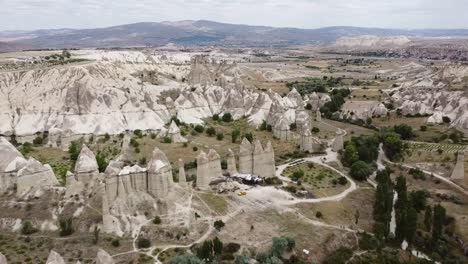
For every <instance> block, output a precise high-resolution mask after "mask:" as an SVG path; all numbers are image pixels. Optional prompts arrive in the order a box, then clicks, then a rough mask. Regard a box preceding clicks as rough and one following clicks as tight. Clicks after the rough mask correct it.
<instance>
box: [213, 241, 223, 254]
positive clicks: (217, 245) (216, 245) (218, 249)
mask: <svg viewBox="0 0 468 264" xmlns="http://www.w3.org/2000/svg"><path fill="white" fill-rule="evenodd" d="M213 252H214V253H215V255H221V253H222V252H223V242H221V240H219V238H218V237H215V238H214V239H213Z"/></svg>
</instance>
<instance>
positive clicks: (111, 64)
mask: <svg viewBox="0 0 468 264" xmlns="http://www.w3.org/2000/svg"><path fill="white" fill-rule="evenodd" d="M77 53H78V54H79V57H80V58H86V59H93V60H96V61H94V62H90V63H87V64H84V65H71V66H69V67H57V68H48V69H34V70H28V71H25V72H23V73H19V72H5V73H0V83H2V87H4V89H3V90H2V91H1V92H0V94H3V95H4V96H0V134H4V135H10V134H12V133H13V132H14V133H15V134H16V135H17V136H19V137H26V136H32V135H34V134H35V133H36V132H42V131H49V134H50V142H49V143H50V144H51V145H53V146H55V145H61V147H64V148H65V147H66V145H67V143H69V142H70V141H71V140H72V139H73V138H74V137H76V136H78V135H89V134H96V135H103V134H105V133H109V134H113V135H115V134H119V133H125V132H126V131H133V130H136V129H140V130H143V131H146V130H151V131H159V130H161V129H162V128H163V127H164V125H165V124H167V122H169V121H170V120H171V117H172V116H174V115H176V116H177V117H178V118H179V119H180V120H181V121H183V122H186V123H191V124H201V123H203V120H202V119H203V118H206V117H211V116H213V114H220V113H228V112H229V113H231V114H232V115H233V117H234V119H238V118H241V117H242V116H246V117H247V118H248V120H249V122H251V123H252V124H254V125H260V124H261V123H262V122H263V121H264V120H266V121H267V123H268V124H270V125H273V124H275V123H276V121H277V119H279V118H280V117H281V116H284V115H285V113H287V114H286V116H287V118H288V122H289V123H290V124H291V123H293V122H294V121H295V109H296V108H297V107H299V106H300V105H302V106H303V100H302V98H301V96H300V94H299V93H298V92H297V91H295V90H292V91H291V92H290V93H289V94H288V96H285V97H281V96H280V95H278V94H277V93H273V92H271V91H269V92H259V91H254V90H251V89H248V88H245V87H244V85H243V84H242V83H241V79H242V78H241V77H242V76H243V73H242V70H241V69H240V67H239V66H238V65H237V64H236V63H235V62H229V63H228V62H225V61H224V59H220V58H221V57H218V58H217V59H215V60H213V59H211V58H207V57H203V56H196V54H183V55H181V54H179V55H177V56H175V55H174V54H172V55H168V54H163V55H161V54H158V55H146V54H144V53H142V52H136V51H122V52H109V51H85V50H83V51H77ZM210 56H211V55H210ZM166 57H168V58H174V61H172V59H170V60H166V59H163V58H166ZM175 57H177V59H176V58H175ZM179 57H180V58H179ZM182 57H183V59H182ZM224 57H226V58H227V57H228V56H224ZM189 58H190V59H189ZM180 61H184V63H185V64H186V63H187V61H191V65H190V66H186V65H182V66H181V65H180ZM171 63H175V64H171ZM150 72H154V73H155V75H156V77H157V81H156V82H153V80H148V79H147V77H148V74H147V73H150ZM167 76H175V79H173V78H168V77H167ZM183 78H186V79H187V82H186V83H184V82H182V81H181V80H182V79H183ZM187 83H188V84H187ZM192 87H193V88H195V90H194V91H192ZM168 90H176V91H179V93H180V94H179V96H178V97H177V98H175V99H174V98H170V97H169V96H165V97H164V98H161V93H162V92H164V91H168ZM7 94H8V96H7ZM7 98H8V99H7ZM328 99H329V98H328ZM326 100H327V96H326V95H323V96H321V98H320V99H319V105H320V104H322V103H323V102H324V101H326ZM12 109H15V110H16V109H20V110H21V111H15V110H12ZM75 139H76V138H75Z"/></svg>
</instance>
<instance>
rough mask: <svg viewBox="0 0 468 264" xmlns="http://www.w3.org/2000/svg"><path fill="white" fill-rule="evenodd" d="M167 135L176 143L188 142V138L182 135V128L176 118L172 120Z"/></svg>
mask: <svg viewBox="0 0 468 264" xmlns="http://www.w3.org/2000/svg"><path fill="white" fill-rule="evenodd" d="M167 136H168V137H170V138H171V140H172V142H175V143H183V142H187V139H186V138H184V137H183V136H182V135H180V129H179V127H178V126H177V124H176V123H175V121H174V120H172V122H171V125H170V126H169V129H168V130H167Z"/></svg>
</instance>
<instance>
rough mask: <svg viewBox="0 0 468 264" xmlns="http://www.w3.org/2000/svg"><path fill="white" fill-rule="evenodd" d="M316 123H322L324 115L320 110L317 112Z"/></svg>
mask: <svg viewBox="0 0 468 264" xmlns="http://www.w3.org/2000/svg"><path fill="white" fill-rule="evenodd" d="M315 121H317V122H321V121H322V113H321V112H320V109H317V111H315Z"/></svg>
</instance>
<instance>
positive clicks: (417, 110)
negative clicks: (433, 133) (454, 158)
mask: <svg viewBox="0 0 468 264" xmlns="http://www.w3.org/2000/svg"><path fill="white" fill-rule="evenodd" d="M467 74H468V67H467V66H464V65H461V64H459V65H454V64H446V65H443V66H442V67H438V68H436V69H426V68H425V67H424V66H422V65H417V64H415V63H413V64H411V65H404V66H402V67H401V72H398V71H397V72H395V73H393V75H396V76H398V77H400V79H398V80H399V81H400V82H399V83H398V84H399V87H397V88H394V89H391V90H390V91H388V94H389V95H391V97H390V102H392V103H393V104H394V105H395V107H396V108H398V109H400V111H401V113H402V114H403V115H431V116H430V117H429V118H428V120H427V122H428V123H433V124H439V123H442V122H443V121H442V117H444V116H445V117H448V118H450V124H451V127H455V128H459V129H468V97H467V96H466V94H465V93H464V92H463V91H458V90H450V89H446V88H447V87H449V86H452V85H459V84H460V83H462V82H463V78H464V77H466V76H467Z"/></svg>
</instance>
